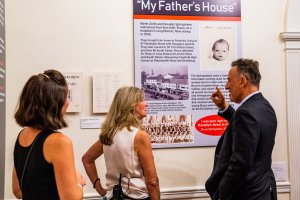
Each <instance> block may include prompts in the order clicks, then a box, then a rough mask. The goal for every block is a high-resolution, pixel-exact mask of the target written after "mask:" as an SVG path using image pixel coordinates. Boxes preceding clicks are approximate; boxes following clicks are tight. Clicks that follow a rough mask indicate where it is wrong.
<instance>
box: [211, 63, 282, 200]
mask: <svg viewBox="0 0 300 200" xmlns="http://www.w3.org/2000/svg"><path fill="white" fill-rule="evenodd" d="M258 66H259V64H258V62H257V61H254V60H250V59H238V60H236V61H234V62H232V64H231V69H230V71H229V73H228V80H227V83H226V86H225V89H227V90H228V91H229V97H230V101H231V102H235V103H237V104H238V108H237V109H236V110H234V109H233V107H231V106H230V105H229V104H228V103H227V102H225V98H224V95H223V94H222V92H221V91H220V90H219V88H216V91H215V92H214V93H213V94H212V96H211V99H212V101H213V102H214V103H215V104H216V105H217V106H218V108H219V109H220V110H219V113H218V114H219V115H220V116H222V117H223V118H225V119H226V120H228V121H229V125H228V126H227V128H226V130H225V132H224V134H223V135H222V137H221V138H220V140H219V142H218V145H217V147H216V152H215V160H214V167H213V171H212V174H211V175H210V177H209V178H208V180H207V181H206V183H205V187H206V190H207V192H208V193H209V195H210V196H211V198H212V199H213V200H217V199H220V200H276V199H277V194H276V182H275V178H274V174H273V171H272V169H271V163H272V158H271V157H272V150H273V146H274V143H275V134H276V128H277V119H276V115H275V112H274V109H273V108H272V106H271V105H270V103H269V102H268V101H267V100H266V99H265V98H264V97H263V95H262V94H261V93H260V92H259V91H258V90H259V82H260V79H261V75H260V73H259V69H258Z"/></svg>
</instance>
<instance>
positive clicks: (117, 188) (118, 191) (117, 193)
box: [111, 174, 124, 200]
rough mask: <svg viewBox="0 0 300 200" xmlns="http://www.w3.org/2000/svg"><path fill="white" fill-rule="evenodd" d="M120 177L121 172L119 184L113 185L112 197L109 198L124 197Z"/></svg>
mask: <svg viewBox="0 0 300 200" xmlns="http://www.w3.org/2000/svg"><path fill="white" fill-rule="evenodd" d="M121 179H122V174H120V178H119V184H117V185H115V186H114V187H113V197H112V198H111V200H123V199H124V194H123V190H122V186H121Z"/></svg>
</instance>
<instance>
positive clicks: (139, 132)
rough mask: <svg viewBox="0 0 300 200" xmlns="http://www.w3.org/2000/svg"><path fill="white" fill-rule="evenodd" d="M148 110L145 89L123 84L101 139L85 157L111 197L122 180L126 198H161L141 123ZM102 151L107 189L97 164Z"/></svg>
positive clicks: (86, 164)
mask: <svg viewBox="0 0 300 200" xmlns="http://www.w3.org/2000/svg"><path fill="white" fill-rule="evenodd" d="M146 114H147V103H146V102H145V97H144V92H143V91H142V90H141V89H139V88H137V87H122V88H120V89H119V90H118V91H117V93H116V94H115V97H114V99H113V102H112V104H111V106H110V109H109V111H108V113H107V116H106V119H105V121H104V123H103V125H102V127H101V134H100V139H99V140H97V141H96V142H95V143H94V144H93V145H92V146H91V147H90V148H89V150H88V151H87V152H86V153H85V154H84V156H83V157H82V162H83V165H84V167H85V170H86V172H87V175H88V176H89V178H90V180H91V182H92V183H93V186H94V188H95V189H96V190H97V192H98V193H99V194H101V195H102V196H104V195H106V197H107V198H108V199H112V198H113V187H114V186H115V185H117V184H118V183H119V180H120V182H121V186H122V188H123V193H124V194H125V196H126V197H125V199H151V200H159V199H160V191H159V182H158V177H157V174H156V169H155V164H154V159H153V154H152V148H151V141H150V137H149V135H148V133H147V132H145V131H144V128H143V126H142V123H141V120H142V119H143V118H144V117H146ZM102 154H104V159H105V164H106V170H107V171H106V186H107V189H105V188H103V187H102V184H101V182H100V179H99V177H98V173H97V169H96V165H95V160H96V159H97V158H98V157H100V156H101V155H102Z"/></svg>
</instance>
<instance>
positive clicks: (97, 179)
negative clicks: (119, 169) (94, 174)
mask: <svg viewBox="0 0 300 200" xmlns="http://www.w3.org/2000/svg"><path fill="white" fill-rule="evenodd" d="M97 181H100V178H96V180H95V181H94V183H93V188H95V187H96V183H97Z"/></svg>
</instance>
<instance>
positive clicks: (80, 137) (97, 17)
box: [5, 0, 289, 200]
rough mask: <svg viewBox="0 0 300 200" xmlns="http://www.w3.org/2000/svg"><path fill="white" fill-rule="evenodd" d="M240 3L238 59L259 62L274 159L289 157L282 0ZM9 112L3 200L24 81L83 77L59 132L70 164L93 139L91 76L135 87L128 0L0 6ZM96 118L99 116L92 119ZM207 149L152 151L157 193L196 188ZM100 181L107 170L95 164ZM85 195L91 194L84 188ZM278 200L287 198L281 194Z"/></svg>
mask: <svg viewBox="0 0 300 200" xmlns="http://www.w3.org/2000/svg"><path fill="white" fill-rule="evenodd" d="M241 3H242V46H243V56H244V57H249V58H254V59H257V60H258V61H260V65H261V67H260V70H261V73H262V77H263V78H262V83H261V91H262V92H263V94H264V96H265V97H266V98H267V99H269V101H270V102H271V104H272V105H273V106H274V108H275V110H276V113H277V117H278V131H277V137H276V145H275V149H274V153H273V161H274V162H288V160H287V157H288V156H287V149H288V148H287V125H286V98H285V93H286V91H285V60H284V51H283V49H284V44H283V42H281V41H280V38H279V33H280V32H283V30H284V12H285V4H286V0H279V1H276V2H274V1H273V0H264V1H259V0H251V1H250V0H248V1H241ZM6 51H7V63H6V66H7V77H6V79H7V83H6V87H7V88H6V89H7V99H6V103H7V108H6V110H7V113H6V120H7V121H6V162H5V166H6V174H7V176H6V177H5V198H6V199H10V198H13V195H12V191H11V175H10V174H11V171H12V168H13V156H12V153H13V147H14V142H15V139H16V137H17V134H18V132H19V130H20V127H18V126H17V125H16V123H15V121H14V118H13V114H14V109H15V106H16V103H17V99H18V96H19V94H20V92H21V89H22V87H23V85H24V83H25V82H26V80H27V79H28V78H29V77H30V76H31V75H32V74H37V73H40V72H42V71H43V70H45V69H48V68H56V69H58V70H60V71H79V72H83V74H84V86H83V88H84V94H83V99H84V100H83V101H84V102H83V104H84V106H83V111H82V112H81V113H78V114H72V115H68V116H67V120H68V122H69V128H66V129H64V130H62V131H63V132H64V133H65V134H67V135H68V136H70V137H71V138H72V140H73V144H74V149H75V158H76V165H77V167H78V169H79V170H80V171H84V169H83V166H82V164H81V156H82V155H83V153H84V152H85V151H86V150H87V148H88V147H89V146H90V145H91V144H92V143H93V142H94V141H95V140H96V139H97V138H98V132H99V130H97V129H92V130H87V129H80V117H86V116H93V114H92V85H91V80H92V79H91V76H92V73H93V72H111V71H117V72H122V73H124V74H125V76H124V77H123V79H122V81H123V83H124V85H133V84H134V81H133V80H134V63H133V19H132V2H131V1H126V0H115V1H112V0H101V1H99V0H85V1H82V0H47V1H40V0H26V1H20V0H8V1H6ZM97 116H98V115H97ZM213 153H214V148H213V147H205V148H179V149H160V150H157V149H155V150H154V155H155V162H156V167H157V171H158V175H159V178H160V186H161V188H162V189H167V188H181V187H195V186H196V187H198V186H199V187H202V186H203V185H204V182H205V180H206V178H207V177H208V175H209V174H210V172H211V169H212V164H213V163H212V161H213ZM97 165H98V169H99V172H100V175H101V176H100V178H102V180H104V173H105V167H104V162H103V159H99V161H98V163H97ZM84 192H85V194H88V193H94V192H95V191H94V190H93V188H92V184H91V183H88V185H87V187H85V189H84ZM281 199H282V200H283V199H289V197H288V194H282V195H281Z"/></svg>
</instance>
